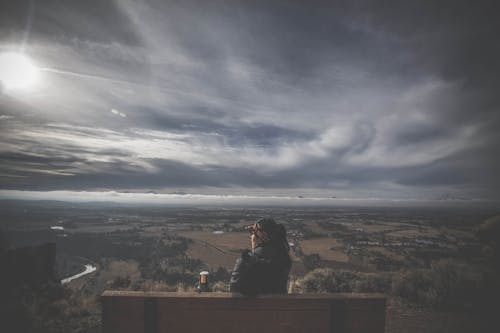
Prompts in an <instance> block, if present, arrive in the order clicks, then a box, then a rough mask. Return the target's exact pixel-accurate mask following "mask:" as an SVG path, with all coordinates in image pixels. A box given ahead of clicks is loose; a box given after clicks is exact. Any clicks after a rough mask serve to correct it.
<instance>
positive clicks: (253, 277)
mask: <svg viewBox="0 0 500 333" xmlns="http://www.w3.org/2000/svg"><path fill="white" fill-rule="evenodd" d="M247 230H248V231H249V232H250V241H251V245H252V249H251V250H245V251H243V253H242V254H241V257H240V258H239V259H238V260H237V261H236V264H235V266H234V269H233V272H232V273H231V279H230V281H229V291H230V292H238V293H241V294H244V295H247V296H255V295H258V294H286V293H287V282H288V274H289V273H290V268H291V266H292V261H291V259H290V256H289V254H288V252H289V250H290V247H289V245H288V240H287V238H286V230H285V227H284V226H283V225H282V224H279V223H276V222H275V221H274V220H273V219H272V218H262V219H260V220H259V221H257V223H255V224H253V225H251V226H249V227H247Z"/></svg>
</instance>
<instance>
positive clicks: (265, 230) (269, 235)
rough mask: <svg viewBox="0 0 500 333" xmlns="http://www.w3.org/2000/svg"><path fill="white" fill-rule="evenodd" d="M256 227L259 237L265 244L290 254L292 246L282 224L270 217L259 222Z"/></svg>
mask: <svg viewBox="0 0 500 333" xmlns="http://www.w3.org/2000/svg"><path fill="white" fill-rule="evenodd" d="M255 227H256V228H255V229H256V235H257V237H259V238H261V239H262V240H263V241H264V244H266V245H269V246H272V247H274V248H276V249H277V250H281V251H283V252H286V253H288V251H289V250H290V245H289V244H288V240H287V237H286V229H285V227H284V226H283V225H282V224H280V223H276V221H274V219H272V218H269V217H268V218H262V219H260V220H259V221H257V223H255Z"/></svg>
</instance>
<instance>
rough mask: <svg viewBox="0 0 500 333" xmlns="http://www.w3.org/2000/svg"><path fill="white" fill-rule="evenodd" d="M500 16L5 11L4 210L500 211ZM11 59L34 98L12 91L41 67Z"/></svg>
mask: <svg viewBox="0 0 500 333" xmlns="http://www.w3.org/2000/svg"><path fill="white" fill-rule="evenodd" d="M499 13H500V11H499V10H498V5H496V1H474V2H471V1H460V0H454V1H328V2H327V1H291V0H289V1H275V0H267V1H238V0H227V1H222V0H214V1H204V0H199V1H194V0H193V1H192V0H184V1H163V0H148V1H132V0H119V1H118V0H115V1H112V0H109V1H102V0H99V1H98V0H86V1H71V0H69V1H68V0H66V1H62V0H59V1H55V0H44V1H24V0H23V1H21V0H18V1H3V2H2V4H1V5H0V81H2V84H1V89H0V92H1V93H0V198H9V197H16V198H18V197H22V196H23V195H24V194H25V195H31V196H37V197H40V196H41V197H43V195H44V193H45V194H47V193H49V192H50V193H52V194H51V198H52V197H53V196H54V193H55V194H57V195H58V196H57V195H56V197H60V198H64V197H66V196H67V193H82V192H83V193H88V196H89V197H96V196H99V194H110V193H111V194H112V195H115V194H116V193H141V194H144V193H147V194H149V195H152V196H154V195H155V194H157V195H163V194H167V195H173V196H183V195H186V194H189V195H202V196H203V195H206V196H224V195H225V196H227V195H229V196H240V197H241V198H245V197H246V196H248V197H252V198H256V197H263V198H265V197H287V198H329V199H345V198H351V199H359V200H362V199H398V200H400V199H408V200H463V199H474V200H499V199H500V175H499V170H500V148H499V143H500V131H499V128H500V110H499V108H500V94H499V92H498V90H499V87H500V60H499V59H500V43H499V42H498V36H499V34H500V29H499V25H500V24H499V23H498V22H500V17H499V16H500V14H499ZM2 54H3V55H5V54H23V55H24V56H25V59H28V61H29V62H30V66H31V67H30V68H32V69H34V73H35V74H36V75H35V74H33V73H31V72H29V73H31V74H33V75H35V76H36V78H33V80H31V81H33V82H31V81H30V84H29V85H28V84H26V85H25V86H23V84H20V85H19V86H15V85H13V84H10V83H11V82H10V81H9V80H11V78H9V77H7V76H5V75H7V74H5V73H6V72H8V71H14V73H15V77H16V78H20V79H19V80H21V81H22V77H23V75H24V76H26V75H28V74H29V73H28V74H26V71H27V69H26V68H27V67H26V66H28V65H25V64H24V65H23V64H17V63H16V64H15V65H12V64H11V63H9V62H8V61H7V60H5V59H7V58H6V57H5V56H3V57H2ZM2 61H3V63H2ZM25 67H26V68H25ZM32 71H33V70H32ZM2 73H4V74H2ZM2 75H4V76H3V77H2Z"/></svg>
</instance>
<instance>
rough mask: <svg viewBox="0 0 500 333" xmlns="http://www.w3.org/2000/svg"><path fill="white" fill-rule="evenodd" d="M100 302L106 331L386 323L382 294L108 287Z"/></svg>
mask: <svg viewBox="0 0 500 333" xmlns="http://www.w3.org/2000/svg"><path fill="white" fill-rule="evenodd" d="M101 301H102V307H103V308H102V310H103V311H102V324H103V332H104V333H128V332H134V333H166V332H173V333H187V332H189V333H191V332H192V333H195V332H199V333H212V332H213V333H230V332H237V333H250V332H252V333H257V332H258V333H279V332H287V333H295V332H310V333H327V332H328V333H332V332H338V333H343V332H349V333H361V332H374V333H382V332H384V326H385V301H386V299H385V297H384V296H383V295H380V294H293V295H262V296H258V297H256V298H246V297H243V296H241V295H238V294H231V293H201V294H198V293H171V292H131V291H105V292H104V293H103V294H102V296H101Z"/></svg>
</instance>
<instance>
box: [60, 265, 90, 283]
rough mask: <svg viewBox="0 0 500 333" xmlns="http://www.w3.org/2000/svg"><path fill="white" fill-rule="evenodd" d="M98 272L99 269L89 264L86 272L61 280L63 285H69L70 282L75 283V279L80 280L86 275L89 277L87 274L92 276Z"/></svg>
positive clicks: (86, 266)
mask: <svg viewBox="0 0 500 333" xmlns="http://www.w3.org/2000/svg"><path fill="white" fill-rule="evenodd" d="M96 270H97V267H95V266H92V265H89V264H87V265H85V270H84V271H82V272H80V273H78V274H75V275H73V276H70V277H67V278H65V279H62V280H61V284H66V283H69V282H71V281H73V280H74V279H78V278H79V277H82V276H84V275H87V274H90V273H92V272H95V271H96Z"/></svg>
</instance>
